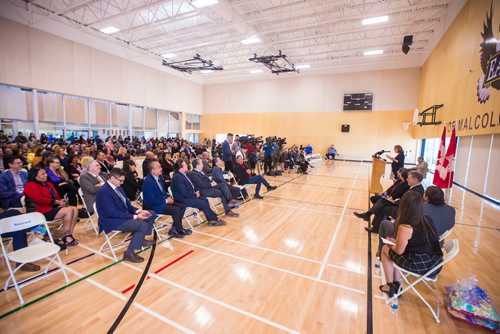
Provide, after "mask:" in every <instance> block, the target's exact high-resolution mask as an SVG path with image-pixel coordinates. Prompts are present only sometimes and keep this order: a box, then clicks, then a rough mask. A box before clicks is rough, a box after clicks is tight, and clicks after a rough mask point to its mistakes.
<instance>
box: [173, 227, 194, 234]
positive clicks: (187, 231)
mask: <svg viewBox="0 0 500 334" xmlns="http://www.w3.org/2000/svg"><path fill="white" fill-rule="evenodd" d="M176 231H177V232H178V233H180V234H182V235H191V234H193V231H191V230H188V229H185V228H182V229H180V230H178V229H176Z"/></svg>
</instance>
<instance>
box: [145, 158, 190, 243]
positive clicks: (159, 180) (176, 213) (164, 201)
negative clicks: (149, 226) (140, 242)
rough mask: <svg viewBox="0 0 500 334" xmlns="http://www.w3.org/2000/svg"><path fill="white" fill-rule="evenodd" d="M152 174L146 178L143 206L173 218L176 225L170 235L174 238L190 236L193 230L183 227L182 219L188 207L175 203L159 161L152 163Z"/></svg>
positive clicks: (173, 225) (169, 232)
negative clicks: (169, 192) (167, 187)
mask: <svg viewBox="0 0 500 334" xmlns="http://www.w3.org/2000/svg"><path fill="white" fill-rule="evenodd" d="M149 167H150V172H149V174H148V175H147V176H146V177H145V178H144V183H143V185H142V200H143V201H142V205H143V207H144V209H150V210H154V211H155V212H157V213H160V214H165V215H169V216H172V219H173V221H174V223H173V224H172V228H171V229H170V231H168V234H169V235H171V236H172V237H174V238H184V236H185V235H190V234H191V233H192V231H191V230H188V229H185V228H184V227H182V218H183V217H184V213H185V211H186V206H185V205H184V204H182V203H180V202H176V201H174V198H172V197H170V196H169V194H168V192H167V189H166V188H165V181H164V180H163V176H162V168H161V165H160V163H159V162H158V161H152V162H151V163H150V166H149Z"/></svg>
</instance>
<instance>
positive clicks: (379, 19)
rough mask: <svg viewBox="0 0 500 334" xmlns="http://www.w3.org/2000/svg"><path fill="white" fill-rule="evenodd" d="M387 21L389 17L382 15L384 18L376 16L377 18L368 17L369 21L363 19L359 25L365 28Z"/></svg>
mask: <svg viewBox="0 0 500 334" xmlns="http://www.w3.org/2000/svg"><path fill="white" fill-rule="evenodd" d="M387 21H389V16H387V15H384V16H377V17H370V18H369V19H363V20H362V21H361V24H362V25H364V26H366V25H369V24H377V23H383V22H387Z"/></svg>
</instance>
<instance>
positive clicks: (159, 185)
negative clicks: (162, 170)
mask: <svg viewBox="0 0 500 334" xmlns="http://www.w3.org/2000/svg"><path fill="white" fill-rule="evenodd" d="M161 182H162V181H161V180H160V178H158V187H160V190H161V192H162V193H165V191H164V190H163V187H162V186H161Z"/></svg>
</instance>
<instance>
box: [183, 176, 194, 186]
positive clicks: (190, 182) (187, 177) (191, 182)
mask: <svg viewBox="0 0 500 334" xmlns="http://www.w3.org/2000/svg"><path fill="white" fill-rule="evenodd" d="M184 177H185V178H186V179H187V180H188V182H189V184H190V185H191V187H193V190H194V185H193V183H192V182H191V180H190V179H189V177H187V175H186V174H184Z"/></svg>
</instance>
